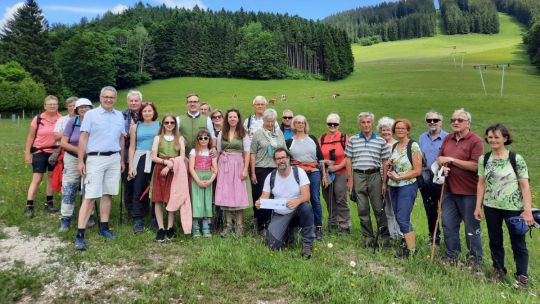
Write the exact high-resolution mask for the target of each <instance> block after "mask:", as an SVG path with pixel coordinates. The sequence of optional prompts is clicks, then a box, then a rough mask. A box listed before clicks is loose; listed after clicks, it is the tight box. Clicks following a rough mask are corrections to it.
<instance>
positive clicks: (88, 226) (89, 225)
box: [86, 216, 96, 228]
mask: <svg viewBox="0 0 540 304" xmlns="http://www.w3.org/2000/svg"><path fill="white" fill-rule="evenodd" d="M95 224H96V221H94V217H93V216H90V217H89V218H88V222H86V228H90V227H92V226H94V225H95Z"/></svg>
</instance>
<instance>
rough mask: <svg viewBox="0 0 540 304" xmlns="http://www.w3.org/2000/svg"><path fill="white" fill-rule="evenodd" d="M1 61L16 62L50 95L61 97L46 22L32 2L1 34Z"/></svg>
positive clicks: (24, 6)
mask: <svg viewBox="0 0 540 304" xmlns="http://www.w3.org/2000/svg"><path fill="white" fill-rule="evenodd" d="M0 39H1V41H2V43H1V44H0V47H1V49H0V51H1V52H0V53H2V54H3V55H2V61H3V62H6V61H10V60H13V61H17V62H18V63H20V64H21V65H22V66H23V67H24V68H25V70H26V71H28V72H30V74H31V75H32V77H33V78H34V79H35V80H36V81H38V82H41V83H43V84H45V87H46V89H47V92H48V93H49V94H55V95H60V96H61V95H63V92H62V78H61V77H60V73H59V69H58V67H57V65H56V64H55V61H54V57H53V53H52V49H51V45H50V43H49V38H48V30H47V21H46V20H45V17H43V13H42V11H41V9H40V8H39V7H38V5H37V3H36V1H35V0H27V1H26V3H25V4H24V5H23V6H22V7H21V8H19V9H18V10H17V11H16V12H15V14H14V16H13V19H11V20H9V21H8V22H7V24H6V26H5V27H4V29H3V33H0Z"/></svg>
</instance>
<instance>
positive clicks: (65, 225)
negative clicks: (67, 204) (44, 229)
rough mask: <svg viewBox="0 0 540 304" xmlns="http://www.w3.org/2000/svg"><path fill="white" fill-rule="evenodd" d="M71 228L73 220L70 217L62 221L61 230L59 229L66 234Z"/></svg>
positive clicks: (59, 229)
mask: <svg viewBox="0 0 540 304" xmlns="http://www.w3.org/2000/svg"><path fill="white" fill-rule="evenodd" d="M70 226H71V219H70V218H68V217H64V218H62V219H61V220H60V228H58V232H66V231H68V230H69V227H70Z"/></svg>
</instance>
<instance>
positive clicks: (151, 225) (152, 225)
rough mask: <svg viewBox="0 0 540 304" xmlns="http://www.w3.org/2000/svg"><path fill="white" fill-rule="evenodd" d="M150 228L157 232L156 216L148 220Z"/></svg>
mask: <svg viewBox="0 0 540 304" xmlns="http://www.w3.org/2000/svg"><path fill="white" fill-rule="evenodd" d="M150 228H151V229H152V231H154V232H157V231H158V230H159V225H158V223H157V220H156V218H155V217H154V218H152V221H151V222H150Z"/></svg>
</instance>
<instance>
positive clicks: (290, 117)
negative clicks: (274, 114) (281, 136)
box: [282, 116, 293, 119]
mask: <svg viewBox="0 0 540 304" xmlns="http://www.w3.org/2000/svg"><path fill="white" fill-rule="evenodd" d="M282 118H283V119H293V117H292V116H283V117H282Z"/></svg>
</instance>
